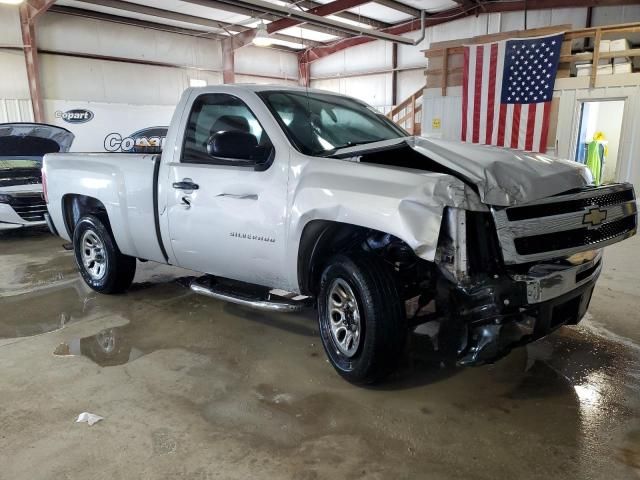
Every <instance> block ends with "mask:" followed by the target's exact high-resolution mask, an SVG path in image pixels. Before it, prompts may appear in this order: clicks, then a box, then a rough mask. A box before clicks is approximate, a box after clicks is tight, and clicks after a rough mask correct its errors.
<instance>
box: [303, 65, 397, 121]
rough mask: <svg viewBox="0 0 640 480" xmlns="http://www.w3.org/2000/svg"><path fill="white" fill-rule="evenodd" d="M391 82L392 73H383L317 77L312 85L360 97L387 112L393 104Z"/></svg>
mask: <svg viewBox="0 0 640 480" xmlns="http://www.w3.org/2000/svg"><path fill="white" fill-rule="evenodd" d="M391 82H392V77H391V73H381V74H376V75H367V76H357V77H342V78H324V79H316V80H313V81H312V82H311V86H312V87H313V88H318V89H321V90H328V91H331V92H337V93H342V94H343V95H350V96H352V97H356V98H359V99H361V100H362V101H364V102H366V103H368V104H369V105H372V106H374V107H376V108H378V109H379V110H380V111H382V112H384V113H386V112H388V111H389V110H390V109H391V106H392V105H391Z"/></svg>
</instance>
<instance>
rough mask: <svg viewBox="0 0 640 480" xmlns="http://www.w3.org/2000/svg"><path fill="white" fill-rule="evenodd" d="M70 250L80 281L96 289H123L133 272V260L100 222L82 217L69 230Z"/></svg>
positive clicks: (95, 217)
mask: <svg viewBox="0 0 640 480" xmlns="http://www.w3.org/2000/svg"><path fill="white" fill-rule="evenodd" d="M73 251H74V253H75V257H76V264H77V265H78V269H79V270H80V275H82V278H83V280H84V281H85V283H86V284H87V285H89V287H90V288H92V289H93V290H95V291H96V292H100V293H106V294H112V293H121V292H124V291H125V290H126V289H127V288H129V286H130V285H131V282H133V277H134V275H135V274H136V259H135V258H134V257H129V256H127V255H123V254H122V253H120V250H118V246H117V245H116V243H115V241H114V240H113V236H112V235H111V232H110V231H109V229H108V228H107V227H106V226H105V224H104V223H103V221H102V220H101V219H100V218H99V217H97V216H95V215H86V216H84V217H82V218H81V219H80V220H79V221H78V223H77V224H76V227H75V229H74V231H73Z"/></svg>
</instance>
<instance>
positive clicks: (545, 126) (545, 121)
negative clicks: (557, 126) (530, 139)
mask: <svg viewBox="0 0 640 480" xmlns="http://www.w3.org/2000/svg"><path fill="white" fill-rule="evenodd" d="M550 110H551V102H544V114H543V115H542V132H540V145H534V147H535V150H536V152H540V153H546V151H547V136H548V135H549V111H550Z"/></svg>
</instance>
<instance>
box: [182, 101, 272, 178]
mask: <svg viewBox="0 0 640 480" xmlns="http://www.w3.org/2000/svg"><path fill="white" fill-rule="evenodd" d="M272 156H273V145H272V144H271V141H270V140H269V137H268V136H267V134H266V132H265V131H264V130H263V129H262V126H261V125H260V123H259V122H258V119H257V118H256V117H255V115H254V114H253V113H252V112H251V110H249V107H247V105H246V104H245V103H244V102H243V101H242V100H240V99H239V98H237V97H234V96H233V95H229V94H222V93H208V94H204V95H200V96H199V97H198V98H197V99H196V101H195V102H194V103H193V107H192V109H191V112H190V114H189V119H188V121H187V126H186V130H185V138H184V145H183V149H182V158H181V162H182V163H204V164H213V165H233V166H254V165H265V164H268V162H269V161H270V159H271V158H272Z"/></svg>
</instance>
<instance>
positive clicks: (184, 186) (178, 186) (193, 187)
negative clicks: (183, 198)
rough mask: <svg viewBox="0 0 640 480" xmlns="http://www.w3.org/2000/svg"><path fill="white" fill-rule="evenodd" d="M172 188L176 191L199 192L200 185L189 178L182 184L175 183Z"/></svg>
mask: <svg viewBox="0 0 640 480" xmlns="http://www.w3.org/2000/svg"><path fill="white" fill-rule="evenodd" d="M172 187H173V188H175V189H176V190H198V189H199V188H200V185H198V184H197V183H193V182H192V181H191V179H189V178H185V179H184V180H183V181H181V182H173V185H172Z"/></svg>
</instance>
